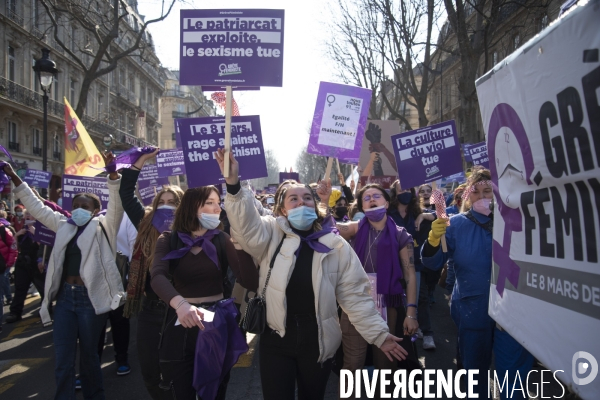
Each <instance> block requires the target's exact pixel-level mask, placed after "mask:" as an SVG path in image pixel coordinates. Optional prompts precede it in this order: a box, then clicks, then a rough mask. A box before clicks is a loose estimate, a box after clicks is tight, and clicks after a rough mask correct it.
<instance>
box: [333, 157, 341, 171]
mask: <svg viewBox="0 0 600 400" xmlns="http://www.w3.org/2000/svg"><path fill="white" fill-rule="evenodd" d="M335 165H337V170H338V174H341V173H342V170H341V169H340V161H339V160H338V159H337V158H336V159H335Z"/></svg>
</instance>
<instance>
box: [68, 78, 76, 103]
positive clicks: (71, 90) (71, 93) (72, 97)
mask: <svg viewBox="0 0 600 400" xmlns="http://www.w3.org/2000/svg"><path fill="white" fill-rule="evenodd" d="M69 96H70V98H69V99H68V100H69V103H71V104H75V79H71V85H70V87H69Z"/></svg>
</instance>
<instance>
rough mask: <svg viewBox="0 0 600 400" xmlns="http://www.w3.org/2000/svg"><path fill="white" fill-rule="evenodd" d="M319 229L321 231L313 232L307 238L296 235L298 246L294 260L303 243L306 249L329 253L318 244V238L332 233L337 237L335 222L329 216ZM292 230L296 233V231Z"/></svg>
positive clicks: (325, 247)
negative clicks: (298, 240)
mask: <svg viewBox="0 0 600 400" xmlns="http://www.w3.org/2000/svg"><path fill="white" fill-rule="evenodd" d="M321 227H322V228H323V229H321V230H320V231H317V232H313V233H311V234H310V235H308V236H307V237H302V236H301V235H298V236H299V237H300V246H298V250H296V253H295V255H296V258H297V257H298V254H300V249H301V248H302V245H303V244H304V243H306V244H307V245H308V247H310V248H311V249H313V250H314V251H316V252H317V253H329V252H330V251H331V249H330V248H329V247H327V246H325V245H324V244H323V243H321V242H319V238H320V237H322V236H325V235H327V234H328V233H334V234H336V235H339V231H338V230H337V226H336V225H335V220H334V219H333V217H332V216H330V215H329V216H327V217H326V218H325V219H324V220H323V224H322V225H321ZM292 230H293V231H294V232H296V233H298V231H297V230H295V229H292Z"/></svg>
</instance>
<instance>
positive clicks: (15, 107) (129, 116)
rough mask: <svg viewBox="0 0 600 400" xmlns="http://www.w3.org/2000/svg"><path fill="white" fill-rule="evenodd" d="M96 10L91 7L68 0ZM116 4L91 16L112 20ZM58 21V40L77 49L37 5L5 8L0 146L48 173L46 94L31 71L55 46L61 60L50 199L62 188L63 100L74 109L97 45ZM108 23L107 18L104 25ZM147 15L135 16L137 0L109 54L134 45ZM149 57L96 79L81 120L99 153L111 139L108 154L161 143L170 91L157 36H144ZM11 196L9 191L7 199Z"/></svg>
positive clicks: (16, 2) (131, 59) (51, 138)
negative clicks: (163, 98)
mask: <svg viewBox="0 0 600 400" xmlns="http://www.w3.org/2000/svg"><path fill="white" fill-rule="evenodd" d="M66 2H68V3H72V4H73V5H78V6H79V7H80V8H78V9H77V8H74V9H73V13H75V12H78V11H77V10H79V11H81V7H84V5H85V7H88V9H91V7H92V5H91V4H92V3H91V2H90V3H89V5H88V4H87V3H81V2H80V1H79V0H66ZM111 3H112V2H107V1H105V0H103V1H96V2H95V3H94V4H93V11H94V12H93V13H92V12H91V11H90V12H89V13H88V14H86V15H85V16H83V17H82V16H81V15H79V17H82V18H85V19H86V20H90V19H94V18H97V19H100V18H109V17H110V15H111V14H110V10H111V9H112V4H111ZM63 21H64V22H61V20H59V29H58V37H59V39H60V40H61V41H62V42H63V43H64V44H65V46H67V48H68V49H69V50H70V51H72V52H73V54H74V55H75V56H76V59H74V57H72V56H71V55H69V54H68V52H67V51H65V49H64V48H63V47H62V46H60V44H59V43H58V42H57V41H56V40H55V38H54V28H53V26H52V25H51V23H50V19H49V17H48V15H47V14H46V12H45V9H44V8H43V6H42V5H41V3H40V1H39V0H30V1H23V0H7V1H6V2H5V4H4V5H3V6H0V42H1V43H2V46H3V51H0V144H2V145H4V146H5V147H6V148H7V149H8V150H9V151H10V152H11V154H12V156H13V158H14V159H15V161H16V162H17V164H18V168H19V169H20V170H21V171H24V170H26V169H28V168H32V169H42V151H43V149H42V147H43V146H42V143H43V101H42V94H43V93H42V90H41V88H40V84H39V81H38V78H37V76H36V74H35V72H34V71H33V69H32V67H33V65H34V64H35V60H36V59H39V58H40V57H41V49H42V48H44V47H45V48H48V49H50V58H51V59H52V60H53V61H54V62H56V67H57V69H58V71H59V72H58V75H57V79H56V80H55V81H54V83H53V84H52V87H51V88H50V93H49V102H48V124H47V132H48V147H47V157H48V168H47V169H48V171H51V172H52V173H53V182H52V183H51V191H50V196H51V198H53V197H54V192H55V190H56V189H58V188H59V187H60V185H61V176H62V174H63V171H64V101H63V97H66V98H67V100H68V101H69V103H70V104H71V106H72V107H73V109H75V108H76V106H77V103H78V101H79V97H80V96H81V95H82V93H81V88H82V83H83V80H84V70H83V68H82V66H81V64H80V63H79V62H78V60H79V61H80V62H82V63H83V64H84V65H85V66H86V67H89V66H90V65H91V62H92V61H93V57H92V56H93V55H94V54H95V52H96V51H97V50H98V44H97V43H96V42H95V41H94V40H93V38H90V36H89V35H90V34H89V32H88V31H86V30H85V29H83V28H82V27H81V26H79V25H78V24H77V23H76V22H74V21H75V18H67V17H65V18H63ZM103 21H104V20H103ZM142 23H143V17H142V16H140V15H139V14H138V13H137V5H136V3H134V2H133V1H131V2H130V4H129V6H128V8H127V16H126V18H123V19H122V22H121V23H120V24H119V36H118V38H117V39H116V40H114V41H113V42H112V44H111V47H110V51H109V53H110V54H111V55H113V56H114V55H117V54H119V53H122V52H123V51H124V50H125V49H127V48H129V47H131V45H132V43H134V40H135V38H136V35H138V32H139V31H140V26H141V25H142ZM143 42H144V44H145V46H144V51H143V53H142V52H140V51H137V52H133V53H132V54H131V55H129V56H126V57H124V58H122V59H120V60H119V61H118V64H117V68H116V69H115V70H113V71H112V72H110V73H108V74H105V75H102V76H100V77H99V78H97V79H95V80H94V81H93V82H92V84H91V86H90V88H89V91H88V92H87V106H86V108H85V112H84V113H83V115H79V117H80V119H81V121H82V122H83V125H84V126H85V127H86V129H87V131H88V133H89V134H90V136H91V138H92V140H93V141H94V142H95V144H96V146H97V147H98V149H99V150H103V149H104V148H105V146H104V144H103V142H104V139H105V137H107V135H112V138H113V139H112V144H110V146H109V147H110V149H111V150H114V151H120V150H124V149H127V148H129V147H131V146H144V145H149V144H156V143H157V142H158V132H159V130H160V127H161V121H160V114H159V112H158V111H159V110H160V97H161V95H162V93H163V91H164V87H165V77H164V75H162V74H161V70H160V61H159V59H158V58H157V56H156V54H155V52H154V48H153V44H152V36H151V35H150V34H149V33H145V34H144V36H143ZM5 197H6V194H5Z"/></svg>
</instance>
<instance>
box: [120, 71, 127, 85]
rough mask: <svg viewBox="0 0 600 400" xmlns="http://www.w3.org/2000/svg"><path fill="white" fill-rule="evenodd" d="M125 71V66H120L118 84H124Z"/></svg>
mask: <svg viewBox="0 0 600 400" xmlns="http://www.w3.org/2000/svg"><path fill="white" fill-rule="evenodd" d="M126 78H127V75H126V71H125V67H120V68H119V84H121V85H122V86H125V85H126V82H125V81H126Z"/></svg>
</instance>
